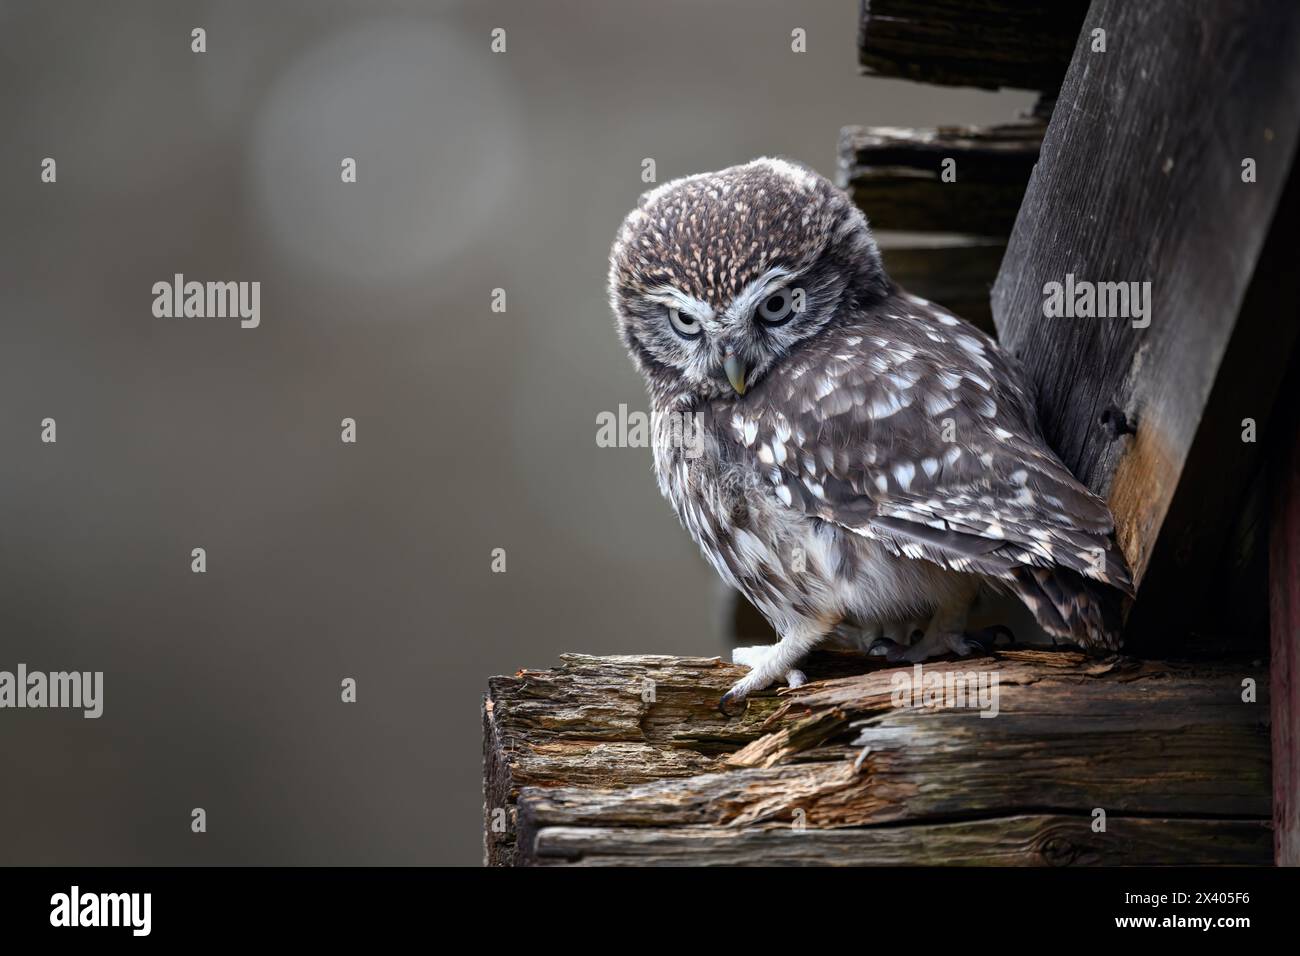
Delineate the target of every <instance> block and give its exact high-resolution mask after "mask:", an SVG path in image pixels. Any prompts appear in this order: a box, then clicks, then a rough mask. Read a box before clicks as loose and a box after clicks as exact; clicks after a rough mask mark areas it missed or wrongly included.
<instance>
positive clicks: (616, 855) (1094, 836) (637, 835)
mask: <svg viewBox="0 0 1300 956" xmlns="http://www.w3.org/2000/svg"><path fill="white" fill-rule="evenodd" d="M1271 839H1272V834H1271V831H1270V828H1269V826H1268V823H1267V822H1266V821H1263V820H1181V819H1143V818H1126V817H1119V818H1116V819H1115V820H1114V822H1112V823H1111V824H1110V825H1109V826H1108V828H1107V832H1105V833H1094V832H1093V831H1092V829H1091V828H1090V827H1089V826H1087V825H1086V823H1085V822H1084V821H1081V820H1080V819H1079V818H1078V817H1068V816H1059V815H1057V816H1053V815H1050V814H1029V815H1022V816H1015V817H1008V818H1006V819H1001V820H980V821H978V822H967V823H935V824H927V825H922V826H914V827H881V828H878V829H862V830H795V829H792V828H790V827H784V828H782V829H766V830H759V829H735V828H733V827H712V826H702V827H691V828H689V829H687V828H681V829H670V828H664V827H659V828H655V827H647V828H637V827H585V826H584V827H566V826H547V827H546V828H544V829H543V830H541V831H540V833H538V835H537V841H536V844H535V846H534V847H533V851H532V854H531V856H530V858H529V860H528V861H527V862H528V863H529V864H530V865H536V866H556V865H565V864H567V865H577V866H862V865H863V864H864V863H868V862H869V863H870V865H872V866H1096V865H1099V864H1103V863H1104V864H1107V865H1112V866H1141V865H1144V864H1147V865H1149V864H1150V863H1151V861H1153V860H1159V859H1168V858H1173V859H1176V860H1178V861H1179V862H1180V863H1182V864H1185V865H1198V864H1199V865H1221V866H1222V865H1242V866H1251V865H1255V866H1258V865H1259V864H1260V862H1261V861H1265V860H1267V858H1268V853H1269V847H1270V841H1271Z"/></svg>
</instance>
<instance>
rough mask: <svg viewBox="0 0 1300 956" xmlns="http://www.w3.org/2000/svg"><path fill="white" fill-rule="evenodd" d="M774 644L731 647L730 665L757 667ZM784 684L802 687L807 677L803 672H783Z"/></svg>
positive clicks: (796, 670) (794, 670)
mask: <svg viewBox="0 0 1300 956" xmlns="http://www.w3.org/2000/svg"><path fill="white" fill-rule="evenodd" d="M774 647H776V645H775V644H755V645H754V646H753V647H733V648H732V649H731V663H733V664H741V665H743V666H745V667H757V666H758V664H759V662H760V661H762V660H763V658H764V657H766V656H767V655H768V654H770V653H771V652H772V649H773V648H774ZM785 682H786V685H787V686H789V687H802V686H803V685H804V684H806V683H807V682H808V677H807V675H806V674H804V672H803V671H801V670H798V669H792V670H788V671H786V672H785Z"/></svg>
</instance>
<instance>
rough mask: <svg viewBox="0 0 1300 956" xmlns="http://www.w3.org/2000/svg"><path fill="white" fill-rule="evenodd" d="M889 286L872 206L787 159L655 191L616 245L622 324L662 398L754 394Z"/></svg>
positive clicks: (614, 281) (614, 279)
mask: <svg viewBox="0 0 1300 956" xmlns="http://www.w3.org/2000/svg"><path fill="white" fill-rule="evenodd" d="M888 291H889V280H888V278H887V277H886V276H885V272H884V269H883V267H882V266H881V263H880V254H879V252H878V251H877V250H876V244H875V241H874V240H873V239H872V237H871V232H870V230H869V229H868V228H867V221H866V219H865V218H864V217H863V215H862V213H861V212H859V211H858V209H857V208H856V207H855V206H854V205H853V203H852V202H850V201H849V198H848V197H847V196H846V195H845V194H844V193H843V192H842V191H840V190H839V189H836V188H835V187H834V186H833V185H831V184H830V183H829V182H828V181H827V180H826V179H825V178H823V177H822V176H819V175H817V174H816V173H814V172H812V171H810V170H807V169H804V168H803V167H800V166H796V165H794V164H793V163H789V162H786V161H784V160H779V159H756V160H754V161H753V162H751V163H746V164H745V165H743V166H732V167H730V168H728V169H723V170H720V171H718V172H715V173H703V174H701V175H698V176H688V177H686V178H684V179H677V180H674V181H673V182H670V183H665V184H664V185H662V186H660V187H658V188H656V189H653V190H651V191H650V192H647V193H645V194H644V195H643V196H642V197H641V199H640V201H639V202H638V203H637V207H636V209H634V210H632V212H631V213H630V214H629V215H628V217H627V219H626V220H624V222H623V227H622V229H621V230H620V231H619V234H618V239H617V240H616V241H615V242H614V248H613V250H612V251H611V252H610V264H609V295H610V303H611V305H612V306H613V308H614V313H615V315H616V317H617V323H618V327H619V331H620V333H621V334H622V336H623V341H624V344H626V346H627V348H628V352H629V353H630V354H631V355H632V358H633V360H634V361H635V362H636V363H637V366H638V367H639V368H640V369H641V371H642V373H643V374H644V375H645V376H646V379H647V381H648V382H649V384H650V388H651V391H652V392H653V393H654V394H655V395H657V396H658V397H660V398H661V399H671V398H677V399H687V400H689V399H696V400H707V399H712V398H718V397H721V396H724V395H728V394H734V393H739V394H742V395H743V394H744V393H745V392H746V391H748V390H749V389H752V388H755V387H756V386H758V385H759V383H760V382H761V381H762V379H763V376H764V374H765V373H766V372H767V370H768V369H770V368H771V367H772V365H773V363H775V362H777V361H778V360H780V359H781V358H782V357H783V356H785V355H787V354H789V353H790V352H791V351H792V350H794V349H796V348H797V347H798V345H799V343H800V342H803V341H804V340H806V339H808V338H810V337H811V336H813V335H815V334H816V333H817V332H819V331H821V329H823V328H824V327H825V326H826V325H827V324H828V323H830V322H833V321H835V319H836V317H837V315H839V314H841V312H842V311H843V310H845V309H858V308H861V307H863V306H864V305H866V304H868V303H869V302H871V301H874V300H875V299H876V298H878V297H880V296H883V295H885V294H887V293H888Z"/></svg>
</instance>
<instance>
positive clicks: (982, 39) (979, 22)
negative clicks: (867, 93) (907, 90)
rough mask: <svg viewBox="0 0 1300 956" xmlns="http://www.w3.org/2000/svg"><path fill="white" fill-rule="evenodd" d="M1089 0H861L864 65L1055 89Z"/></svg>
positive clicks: (951, 80)
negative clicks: (1041, 0) (1050, 0)
mask: <svg viewBox="0 0 1300 956" xmlns="http://www.w3.org/2000/svg"><path fill="white" fill-rule="evenodd" d="M1087 9H1088V4H1087V0H1056V2H1053V3H1042V2H1035V0H981V2H979V3H971V2H969V0H862V6H861V16H860V18H859V21H858V24H859V26H858V61H859V62H860V63H861V64H862V67H863V72H864V73H869V74H873V75H876V76H891V77H901V78H903V79H908V80H919V81H920V82H922V83H942V84H946V85H955V86H977V87H982V88H984V89H997V88H998V87H1003V86H1010V87H1017V88H1020V89H1027V90H1047V91H1050V90H1054V89H1055V88H1056V87H1057V86H1058V85H1060V82H1061V76H1062V75H1063V74H1064V73H1065V68H1066V66H1067V65H1068V64H1069V62H1070V53H1071V51H1072V50H1073V49H1074V40H1075V37H1077V36H1078V34H1079V24H1080V23H1081V22H1082V21H1083V15H1084V12H1085V11H1086V10H1087Z"/></svg>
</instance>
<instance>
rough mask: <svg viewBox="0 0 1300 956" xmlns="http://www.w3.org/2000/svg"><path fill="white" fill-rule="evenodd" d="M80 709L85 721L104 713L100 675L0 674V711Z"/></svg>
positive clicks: (22, 667)
mask: <svg viewBox="0 0 1300 956" xmlns="http://www.w3.org/2000/svg"><path fill="white" fill-rule="evenodd" d="M4 707H15V708H28V707H32V708H42V707H48V708H68V709H73V710H76V709H80V710H81V711H82V714H81V715H82V716H83V717H85V718H86V719H87V720H94V719H95V718H97V717H99V716H100V715H102V714H103V713H104V672H103V671H84V672H83V671H51V672H50V673H48V674H47V673H46V672H44V671H29V670H28V669H27V665H26V664H19V665H18V667H17V670H16V671H0V708H4Z"/></svg>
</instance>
